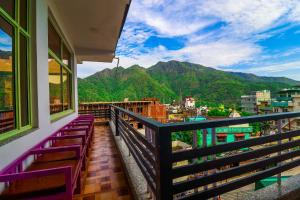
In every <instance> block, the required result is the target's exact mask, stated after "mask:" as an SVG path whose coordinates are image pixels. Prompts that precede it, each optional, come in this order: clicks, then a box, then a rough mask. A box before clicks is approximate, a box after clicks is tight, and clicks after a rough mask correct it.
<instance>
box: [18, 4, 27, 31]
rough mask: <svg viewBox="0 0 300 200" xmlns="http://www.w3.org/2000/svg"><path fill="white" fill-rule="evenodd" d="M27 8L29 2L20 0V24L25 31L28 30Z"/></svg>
mask: <svg viewBox="0 0 300 200" xmlns="http://www.w3.org/2000/svg"><path fill="white" fill-rule="evenodd" d="M27 8H28V6H27V0H20V24H21V26H22V27H23V28H24V29H25V30H27V18H28V15H27Z"/></svg>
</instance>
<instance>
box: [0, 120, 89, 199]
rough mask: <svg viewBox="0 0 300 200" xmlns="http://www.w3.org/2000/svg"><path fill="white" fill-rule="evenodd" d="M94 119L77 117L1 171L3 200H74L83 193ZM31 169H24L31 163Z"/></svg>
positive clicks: (0, 197) (28, 167)
mask: <svg viewBox="0 0 300 200" xmlns="http://www.w3.org/2000/svg"><path fill="white" fill-rule="evenodd" d="M93 121H94V118H93V117H92V116H84V117H78V118H76V119H75V120H73V121H72V122H70V123H69V124H67V125H65V126H64V127H63V128H61V129H60V130H58V131H57V132H55V133H53V134H51V135H50V136H49V137H48V138H46V139H44V140H43V141H41V142H40V143H39V144H37V145H36V146H34V147H33V148H32V149H30V150H28V151H27V152H25V153H24V154H23V155H22V156H20V157H19V158H18V159H17V160H15V161H14V162H12V163H11V164H10V165H8V166H7V167H6V168H4V169H3V170H1V171H0V182H2V183H5V186H6V187H5V189H4V190H3V192H2V193H0V200H2V199H72V195H73V193H80V191H81V172H82V171H83V170H85V166H86V156H87V153H88V148H89V144H90V140H91V137H92V134H93V130H94V125H93ZM30 159H31V160H32V163H31V164H30V165H29V166H24V163H26V161H28V160H30Z"/></svg>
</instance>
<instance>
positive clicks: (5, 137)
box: [0, 0, 33, 145]
mask: <svg viewBox="0 0 300 200" xmlns="http://www.w3.org/2000/svg"><path fill="white" fill-rule="evenodd" d="M20 1H21V0H14V3H15V7H14V17H13V16H11V15H10V14H9V13H8V12H6V10H5V9H3V8H2V7H1V6H0V16H1V17H2V18H3V19H4V20H6V21H7V23H9V24H10V25H11V26H12V27H13V30H14V33H13V37H12V40H13V41H14V42H13V53H14V57H13V67H14V73H13V75H14V93H15V94H14V98H13V100H14V102H15V105H14V106H15V113H14V115H15V129H13V130H11V131H7V132H4V133H1V134H0V145H2V144H5V143H7V142H8V141H11V140H13V139H14V138H17V137H21V136H22V135H24V134H27V133H28V132H29V130H31V129H32V128H33V125H32V124H33V115H32V113H33V110H32V62H31V59H32V57H31V56H32V52H31V42H32V41H31V40H32V37H31V25H32V24H31V19H32V7H31V6H32V3H31V1H30V0H28V1H27V7H26V9H27V27H26V29H27V30H25V29H24V28H23V27H22V25H21V20H20V13H21V10H20ZM21 34H22V35H23V36H24V37H25V38H26V40H27V55H26V57H27V60H26V64H27V89H28V96H27V98H28V99H27V101H28V103H27V104H28V105H27V106H28V108H27V110H28V116H27V117H28V125H25V126H22V125H21V124H22V119H21V114H22V113H21V109H22V106H21V95H20V94H21V91H20V90H21V85H20V82H21V76H20V66H21V64H20V37H21Z"/></svg>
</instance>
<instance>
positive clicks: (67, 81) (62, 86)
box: [48, 20, 73, 114]
mask: <svg viewBox="0 0 300 200" xmlns="http://www.w3.org/2000/svg"><path fill="white" fill-rule="evenodd" d="M48 31H49V33H48V41H49V49H50V50H49V85H50V86H49V87H50V111H51V112H50V113H51V114H55V113H58V112H62V111H65V110H69V109H72V95H73V93H72V80H73V78H72V71H71V70H70V69H71V53H70V52H69V50H68V48H67V47H66V45H65V44H64V42H63V40H62V39H61V38H60V36H59V34H58V33H57V32H56V29H55V28H54V27H53V25H52V24H51V21H50V20H49V21H48Z"/></svg>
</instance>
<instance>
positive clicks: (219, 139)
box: [217, 134, 227, 143]
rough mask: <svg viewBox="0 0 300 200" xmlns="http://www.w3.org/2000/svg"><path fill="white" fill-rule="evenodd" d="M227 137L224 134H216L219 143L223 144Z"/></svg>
mask: <svg viewBox="0 0 300 200" xmlns="http://www.w3.org/2000/svg"><path fill="white" fill-rule="evenodd" d="M226 139H227V135H226V134H217V141H218V142H219V143H224V142H226Z"/></svg>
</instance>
